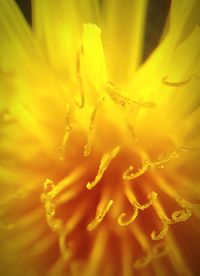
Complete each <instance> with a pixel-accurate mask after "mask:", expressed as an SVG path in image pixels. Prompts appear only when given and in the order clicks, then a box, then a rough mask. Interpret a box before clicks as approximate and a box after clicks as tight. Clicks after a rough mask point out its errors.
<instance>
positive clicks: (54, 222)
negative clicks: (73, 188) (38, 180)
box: [41, 179, 62, 231]
mask: <svg viewBox="0 0 200 276" xmlns="http://www.w3.org/2000/svg"><path fill="white" fill-rule="evenodd" d="M43 186H44V192H43V193H42V195H41V200H42V202H43V203H44V207H45V211H46V218H47V223H48V225H49V227H50V228H51V229H52V231H58V230H59V229H60V228H61V226H62V221H61V220H60V219H56V218H55V213H56V210H55V204H54V203H53V198H54V197H55V195H56V190H55V189H54V188H55V184H54V182H53V181H52V180H50V179H46V180H45V182H44V184H43Z"/></svg>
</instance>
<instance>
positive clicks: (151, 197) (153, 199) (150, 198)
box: [138, 192, 158, 210]
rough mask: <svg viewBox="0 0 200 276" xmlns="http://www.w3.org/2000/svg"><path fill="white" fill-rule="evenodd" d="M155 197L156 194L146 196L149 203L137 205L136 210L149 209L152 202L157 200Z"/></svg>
mask: <svg viewBox="0 0 200 276" xmlns="http://www.w3.org/2000/svg"><path fill="white" fill-rule="evenodd" d="M157 196H158V195H157V193H155V192H151V193H150V194H148V196H147V198H148V199H149V202H147V203H145V204H143V205H140V204H138V208H139V209H141V210H145V209H146V208H148V207H150V206H151V205H152V204H153V203H154V201H155V200H156V199H157Z"/></svg>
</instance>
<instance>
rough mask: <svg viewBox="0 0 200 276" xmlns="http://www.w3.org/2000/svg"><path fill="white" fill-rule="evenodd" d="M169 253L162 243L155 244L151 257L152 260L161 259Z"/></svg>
mask: <svg viewBox="0 0 200 276" xmlns="http://www.w3.org/2000/svg"><path fill="white" fill-rule="evenodd" d="M168 252H169V249H168V247H167V246H166V244H164V243H157V244H155V245H154V246H153V248H152V252H151V253H152V257H153V258H156V259H157V258H161V257H163V256H165V255H166V254H167V253H168Z"/></svg>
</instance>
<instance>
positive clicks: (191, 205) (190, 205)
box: [175, 197, 200, 209]
mask: <svg viewBox="0 0 200 276" xmlns="http://www.w3.org/2000/svg"><path fill="white" fill-rule="evenodd" d="M175 201H176V202H177V203H178V204H179V205H180V206H181V207H183V208H185V209H192V208H195V207H200V203H190V202H188V201H187V200H185V199H184V198H182V197H176V198H175Z"/></svg>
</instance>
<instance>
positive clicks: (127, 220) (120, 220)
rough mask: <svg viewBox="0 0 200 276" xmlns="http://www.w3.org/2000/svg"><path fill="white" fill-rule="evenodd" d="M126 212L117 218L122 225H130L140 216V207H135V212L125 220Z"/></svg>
mask: <svg viewBox="0 0 200 276" xmlns="http://www.w3.org/2000/svg"><path fill="white" fill-rule="evenodd" d="M126 216H127V215H126V213H122V214H121V215H120V216H119V217H118V219H117V222H118V224H119V225H120V226H128V225H129V224H131V223H132V222H133V221H134V220H135V219H136V218H137V216H138V208H137V207H134V212H133V215H132V216H131V217H130V218H129V219H126V220H124V218H125V217H126Z"/></svg>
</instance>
